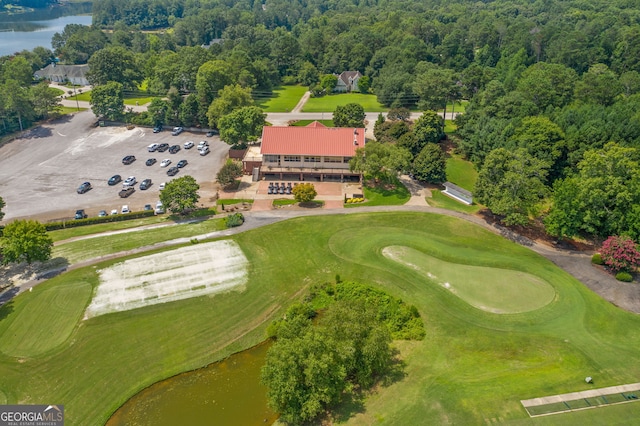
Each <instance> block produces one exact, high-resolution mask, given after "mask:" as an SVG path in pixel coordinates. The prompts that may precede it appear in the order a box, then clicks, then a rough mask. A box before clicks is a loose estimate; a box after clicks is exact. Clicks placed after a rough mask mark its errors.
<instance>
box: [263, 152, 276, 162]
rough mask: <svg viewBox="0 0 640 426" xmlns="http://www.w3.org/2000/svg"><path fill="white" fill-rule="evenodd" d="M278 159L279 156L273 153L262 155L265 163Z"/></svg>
mask: <svg viewBox="0 0 640 426" xmlns="http://www.w3.org/2000/svg"><path fill="white" fill-rule="evenodd" d="M278 160H279V156H278V155H273V154H267V155H265V156H264V162H265V163H277V162H278Z"/></svg>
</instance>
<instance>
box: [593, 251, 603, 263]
mask: <svg viewBox="0 0 640 426" xmlns="http://www.w3.org/2000/svg"><path fill="white" fill-rule="evenodd" d="M591 263H593V264H594V265H604V260H602V255H601V254H600V253H596V254H594V255H593V256H591Z"/></svg>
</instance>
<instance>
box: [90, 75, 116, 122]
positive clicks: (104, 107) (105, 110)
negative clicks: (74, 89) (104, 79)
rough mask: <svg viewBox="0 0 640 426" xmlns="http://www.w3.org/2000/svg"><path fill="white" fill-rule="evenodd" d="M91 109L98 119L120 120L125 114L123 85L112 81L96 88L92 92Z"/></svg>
mask: <svg viewBox="0 0 640 426" xmlns="http://www.w3.org/2000/svg"><path fill="white" fill-rule="evenodd" d="M90 103H91V109H92V110H93V113H94V114H95V115H96V117H104V118H106V119H108V120H119V119H121V118H122V116H123V114H124V93H123V91H122V84H120V83H118V82H115V81H110V82H108V83H107V84H104V85H102V86H96V87H94V88H93V90H92V91H91V102H90Z"/></svg>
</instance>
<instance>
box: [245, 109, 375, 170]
mask: <svg viewBox="0 0 640 426" xmlns="http://www.w3.org/2000/svg"><path fill="white" fill-rule="evenodd" d="M364 133H365V129H364V128H353V127H352V128H348V127H326V126H325V125H323V124H322V123H319V122H317V121H314V122H313V123H311V124H309V125H308V126H306V127H294V126H289V127H278V126H268V127H264V128H263V129H262V143H261V144H260V147H259V148H258V147H255V148H254V149H250V150H249V151H248V152H247V153H246V155H245V156H244V158H243V161H242V162H243V167H244V170H245V173H248V174H253V176H254V180H258V179H265V180H300V181H320V182H327V181H332V182H345V181H355V182H359V181H360V180H361V179H362V176H361V174H360V173H357V172H351V171H350V170H349V160H351V158H352V157H353V156H354V155H355V152H356V149H358V148H363V147H364V144H365V137H364Z"/></svg>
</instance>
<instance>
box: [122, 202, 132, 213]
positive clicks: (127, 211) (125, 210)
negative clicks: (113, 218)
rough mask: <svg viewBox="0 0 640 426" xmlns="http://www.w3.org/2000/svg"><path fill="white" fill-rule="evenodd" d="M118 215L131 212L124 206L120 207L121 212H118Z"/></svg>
mask: <svg viewBox="0 0 640 426" xmlns="http://www.w3.org/2000/svg"><path fill="white" fill-rule="evenodd" d="M120 213H123V214H124V213H131V210H129V206H128V205H126V204H125V205H124V206H122V210H120Z"/></svg>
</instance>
